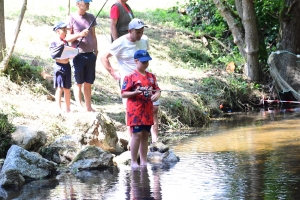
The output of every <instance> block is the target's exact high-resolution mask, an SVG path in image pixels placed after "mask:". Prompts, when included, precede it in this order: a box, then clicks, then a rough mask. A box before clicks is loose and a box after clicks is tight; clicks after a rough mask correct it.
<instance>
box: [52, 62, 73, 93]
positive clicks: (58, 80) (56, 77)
mask: <svg viewBox="0 0 300 200" xmlns="http://www.w3.org/2000/svg"><path fill="white" fill-rule="evenodd" d="M53 72H54V74H53V87H54V88H58V87H60V88H66V89H70V88H71V86H72V76H71V73H72V72H71V65H70V63H67V64H62V63H58V62H56V63H55V64H54V70H53Z"/></svg>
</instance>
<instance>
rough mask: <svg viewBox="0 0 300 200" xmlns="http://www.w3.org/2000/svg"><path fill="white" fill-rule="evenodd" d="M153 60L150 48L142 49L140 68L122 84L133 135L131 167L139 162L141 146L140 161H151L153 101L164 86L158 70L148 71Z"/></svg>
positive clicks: (138, 55) (137, 58)
mask: <svg viewBox="0 0 300 200" xmlns="http://www.w3.org/2000/svg"><path fill="white" fill-rule="evenodd" d="M149 60H152V58H151V57H150V55H149V53H148V52H147V51H146V50H138V51H136V52H135V54H134V61H135V63H136V69H135V70H134V71H133V72H131V73H130V74H129V75H127V76H125V78H124V81H123V84H122V91H121V94H122V98H128V100H127V110H126V112H127V113H126V115H127V126H130V131H131V132H132V139H131V142H130V152H131V167H133V168H136V167H138V166H139V164H138V163H137V153H138V150H139V149H140V165H141V166H145V165H147V150H148V137H149V134H150V130H151V125H153V123H154V122H153V101H157V100H158V99H159V97H160V88H159V87H158V85H157V82H156V77H155V75H154V74H152V73H150V72H147V71H146V69H147V67H148V66H149Z"/></svg>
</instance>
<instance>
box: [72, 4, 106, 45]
mask: <svg viewBox="0 0 300 200" xmlns="http://www.w3.org/2000/svg"><path fill="white" fill-rule="evenodd" d="M107 1H108V0H106V1H105V2H104V4H103V6H102V8H101V9H100V10H99V12H98V14H97V15H96V17H95V18H94V19H93V21H92V22H91V23H90V25H89V27H88V30H90V28H91V27H92V25H93V23H94V22H95V21H96V19H97V17H98V15H99V14H100V13H101V11H102V9H103V7H104V6H105V4H106V3H107ZM83 38H84V37H82V38H81V40H80V41H79V43H78V44H77V46H76V48H78V47H79V45H80V43H81V42H82V40H83Z"/></svg>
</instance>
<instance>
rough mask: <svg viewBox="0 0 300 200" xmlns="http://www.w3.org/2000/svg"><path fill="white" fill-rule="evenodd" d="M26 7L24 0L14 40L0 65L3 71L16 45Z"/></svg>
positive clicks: (25, 0)
mask: <svg viewBox="0 0 300 200" xmlns="http://www.w3.org/2000/svg"><path fill="white" fill-rule="evenodd" d="M26 8H27V0H24V1H23V6H22V10H21V13H20V17H19V20H18V24H17V27H16V30H15V38H14V41H13V43H12V45H11V48H10V49H9V52H8V53H7V55H6V56H5V58H4V60H3V62H2V63H1V65H0V70H1V71H5V70H6V69H7V67H8V62H9V59H10V57H11V55H12V54H13V52H14V48H15V45H16V42H17V39H18V35H19V32H20V27H21V24H22V21H23V18H24V14H25V11H26Z"/></svg>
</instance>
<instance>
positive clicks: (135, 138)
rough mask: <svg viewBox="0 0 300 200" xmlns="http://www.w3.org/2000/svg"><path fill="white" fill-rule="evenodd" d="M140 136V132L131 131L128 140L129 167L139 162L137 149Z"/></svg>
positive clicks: (136, 165) (135, 166)
mask: <svg viewBox="0 0 300 200" xmlns="http://www.w3.org/2000/svg"><path fill="white" fill-rule="evenodd" d="M141 138H142V132H138V133H133V134H132V138H131V142H130V155H131V167H133V168H137V167H139V164H138V162H137V155H138V150H139V147H140V142H141Z"/></svg>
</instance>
